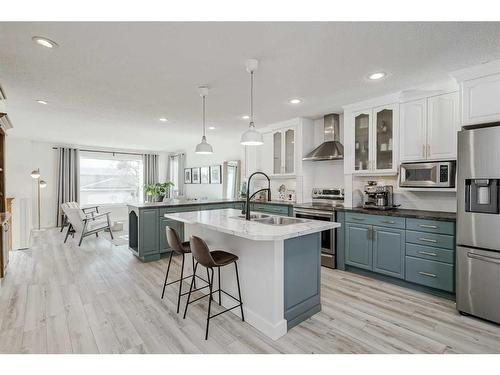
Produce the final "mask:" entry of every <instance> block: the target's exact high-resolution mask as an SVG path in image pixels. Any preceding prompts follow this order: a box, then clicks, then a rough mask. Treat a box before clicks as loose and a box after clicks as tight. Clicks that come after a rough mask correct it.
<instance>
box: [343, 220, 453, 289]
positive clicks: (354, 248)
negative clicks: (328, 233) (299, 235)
mask: <svg viewBox="0 0 500 375" xmlns="http://www.w3.org/2000/svg"><path fill="white" fill-rule="evenodd" d="M339 217H340V218H341V219H342V221H345V224H344V230H343V232H342V235H343V236H342V238H341V240H340V242H338V243H337V246H338V247H337V259H338V261H337V265H338V268H340V269H347V270H352V271H355V269H358V268H359V269H361V270H366V271H370V272H374V273H376V274H381V275H385V276H390V277H392V278H397V279H402V280H405V281H398V282H399V283H404V285H407V286H409V287H415V288H419V287H418V286H417V285H415V284H418V285H421V286H423V287H424V288H423V290H424V291H428V292H431V293H434V292H433V289H436V291H435V293H438V294H439V293H441V294H443V295H447V296H452V294H451V293H453V292H454V291H455V223H454V222H449V221H434V220H423V219H413V218H401V217H390V216H386V215H369V214H359V213H349V212H346V213H345V214H344V215H341V216H339ZM361 270H359V272H365V271H361ZM374 276H376V275H374ZM380 277H383V276H380ZM388 280H393V279H390V278H388ZM395 282H396V281H395ZM420 288H421V287H420ZM430 288H432V289H430ZM443 291H444V292H446V293H443Z"/></svg>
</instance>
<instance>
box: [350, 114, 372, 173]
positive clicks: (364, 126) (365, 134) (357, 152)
mask: <svg viewBox="0 0 500 375" xmlns="http://www.w3.org/2000/svg"><path fill="white" fill-rule="evenodd" d="M370 123H371V111H363V112H360V113H358V114H357V115H355V116H354V170H355V171H367V170H369V169H370V133H371V132H370Z"/></svg>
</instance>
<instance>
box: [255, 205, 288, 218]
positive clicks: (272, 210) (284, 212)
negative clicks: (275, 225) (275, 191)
mask: <svg viewBox="0 0 500 375" xmlns="http://www.w3.org/2000/svg"><path fill="white" fill-rule="evenodd" d="M250 211H258V212H265V213H268V214H271V215H281V216H293V207H292V206H287V205H279V204H270V203H251V204H250Z"/></svg>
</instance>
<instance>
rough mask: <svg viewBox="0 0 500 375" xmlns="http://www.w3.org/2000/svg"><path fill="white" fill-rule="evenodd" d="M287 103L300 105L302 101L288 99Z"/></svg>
mask: <svg viewBox="0 0 500 375" xmlns="http://www.w3.org/2000/svg"><path fill="white" fill-rule="evenodd" d="M288 102H289V103H290V104H300V103H302V100H300V99H290V100H289V101H288Z"/></svg>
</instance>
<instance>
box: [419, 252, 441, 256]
mask: <svg viewBox="0 0 500 375" xmlns="http://www.w3.org/2000/svg"><path fill="white" fill-rule="evenodd" d="M418 253H419V254H423V255H430V256H431V257H437V256H438V255H437V254H436V253H430V252H428V251H419V252H418Z"/></svg>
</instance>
